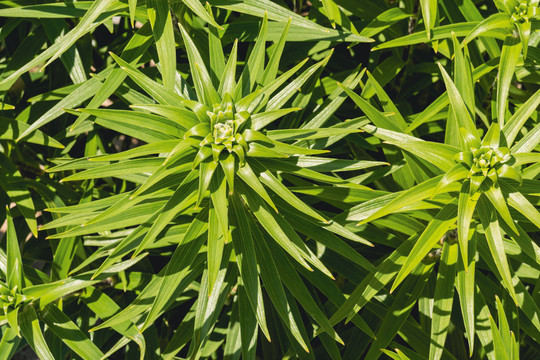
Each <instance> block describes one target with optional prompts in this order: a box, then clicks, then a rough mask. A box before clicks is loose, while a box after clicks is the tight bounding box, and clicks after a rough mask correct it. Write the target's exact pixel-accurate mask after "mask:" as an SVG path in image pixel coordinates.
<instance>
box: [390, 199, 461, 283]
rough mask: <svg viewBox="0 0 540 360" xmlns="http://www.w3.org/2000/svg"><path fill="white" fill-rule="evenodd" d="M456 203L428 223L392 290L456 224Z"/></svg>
mask: <svg viewBox="0 0 540 360" xmlns="http://www.w3.org/2000/svg"><path fill="white" fill-rule="evenodd" d="M456 212H457V208H456V204H455V203H454V202H452V203H450V204H448V205H446V206H445V207H443V208H442V209H441V211H440V212H439V213H438V214H437V215H436V216H435V217H434V218H433V220H431V221H430V222H429V223H428V226H427V227H426V229H425V230H424V232H423V233H422V235H420V238H418V241H417V242H416V244H415V245H414V247H413V249H412V250H411V252H410V253H409V255H408V256H407V259H406V260H405V263H404V264H403V266H402V267H401V270H400V271H399V273H398V275H397V276H396V279H395V280H394V283H393V284H392V288H391V289H390V292H392V291H393V290H394V289H395V288H396V287H397V286H398V285H399V284H400V283H401V282H402V281H403V280H404V279H405V278H406V277H407V276H408V275H409V274H410V273H411V271H413V269H414V268H415V267H416V266H417V265H418V263H420V262H421V261H422V259H424V257H425V256H426V255H427V254H428V252H429V251H430V250H431V249H432V248H433V247H434V246H435V244H437V242H438V241H439V240H441V239H442V238H443V236H444V235H445V234H446V233H447V232H448V230H450V228H451V227H452V226H454V224H455V222H456Z"/></svg>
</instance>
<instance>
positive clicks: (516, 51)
mask: <svg viewBox="0 0 540 360" xmlns="http://www.w3.org/2000/svg"><path fill="white" fill-rule="evenodd" d="M521 47H522V45H521V43H520V42H519V40H518V39H516V38H514V37H513V36H508V37H507V38H506V39H505V40H504V44H503V48H502V52H501V62H500V65H499V75H498V77H497V82H498V84H497V119H498V120H499V126H500V127H501V128H503V127H504V124H505V122H506V119H505V116H506V109H507V108H508V104H507V101H508V93H509V92H510V83H511V82H512V78H513V77H514V72H515V69H516V65H517V62H518V59H519V55H520V54H521Z"/></svg>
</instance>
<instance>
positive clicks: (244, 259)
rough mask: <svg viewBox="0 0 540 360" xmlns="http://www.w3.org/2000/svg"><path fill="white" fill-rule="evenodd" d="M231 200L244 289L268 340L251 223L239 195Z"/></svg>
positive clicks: (237, 252)
mask: <svg viewBox="0 0 540 360" xmlns="http://www.w3.org/2000/svg"><path fill="white" fill-rule="evenodd" d="M229 199H230V202H229V204H230V206H231V214H232V216H231V226H232V227H233V228H232V234H231V237H232V243H233V245H234V250H235V254H236V261H237V263H238V268H239V270H240V274H241V277H242V282H243V284H244V289H245V290H246V294H247V298H248V300H249V303H250V304H251V309H252V310H253V312H254V313H255V316H256V318H257V322H258V323H259V326H260V328H261V330H262V332H263V333H264V334H265V336H266V338H267V339H270V333H269V332H268V325H267V324H266V316H265V311H264V302H263V301H262V288H261V284H260V282H259V275H258V271H257V258H256V255H255V245H254V240H253V237H252V236H251V235H252V234H251V230H250V226H249V222H248V220H247V218H246V214H245V212H244V209H243V208H244V204H243V203H242V200H241V199H240V198H239V197H238V195H235V194H233V195H232V196H230V197H229ZM261 260H262V259H261Z"/></svg>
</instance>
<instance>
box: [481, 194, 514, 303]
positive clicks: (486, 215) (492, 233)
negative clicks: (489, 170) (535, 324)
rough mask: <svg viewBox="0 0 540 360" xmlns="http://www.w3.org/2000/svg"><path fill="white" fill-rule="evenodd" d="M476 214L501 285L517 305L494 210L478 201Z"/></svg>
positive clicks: (482, 201)
mask: <svg viewBox="0 0 540 360" xmlns="http://www.w3.org/2000/svg"><path fill="white" fill-rule="evenodd" d="M478 214H479V215H480V220H481V221H482V226H483V228H484V231H485V234H486V239H487V241H488V245H489V250H490V251H491V255H492V256H493V260H494V261H495V264H496V266H497V270H498V271H499V275H500V277H501V278H502V283H503V285H504V287H505V288H506V289H507V290H508V292H509V293H510V295H511V296H512V299H513V300H514V301H515V302H516V304H517V303H518V301H517V298H516V291H515V289H514V285H513V283H512V275H511V273H510V267H509V265H508V260H507V257H506V253H505V251H504V245H503V237H502V234H501V230H500V227H499V221H498V219H497V214H496V212H495V209H493V207H492V206H490V205H489V204H488V203H486V201H485V200H483V199H480V201H479V202H478Z"/></svg>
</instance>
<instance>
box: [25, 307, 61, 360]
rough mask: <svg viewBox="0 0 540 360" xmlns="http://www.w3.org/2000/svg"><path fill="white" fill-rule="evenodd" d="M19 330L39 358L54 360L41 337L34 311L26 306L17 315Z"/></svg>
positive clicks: (41, 333)
mask: <svg viewBox="0 0 540 360" xmlns="http://www.w3.org/2000/svg"><path fill="white" fill-rule="evenodd" d="M19 323H20V326H21V332H22V334H23V336H24V339H25V340H26V341H27V342H28V345H30V347H31V348H32V349H33V350H34V351H35V352H36V355H37V356H39V358H40V359H41V360H54V356H53V354H52V353H51V350H50V349H49V346H48V345H47V342H46V341H45V338H44V337H43V332H42V331H41V327H40V325H39V321H38V317H37V314H36V311H35V310H34V308H33V307H32V306H30V307H28V308H27V309H26V310H25V311H23V312H22V313H21V314H20V316H19Z"/></svg>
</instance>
